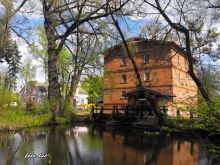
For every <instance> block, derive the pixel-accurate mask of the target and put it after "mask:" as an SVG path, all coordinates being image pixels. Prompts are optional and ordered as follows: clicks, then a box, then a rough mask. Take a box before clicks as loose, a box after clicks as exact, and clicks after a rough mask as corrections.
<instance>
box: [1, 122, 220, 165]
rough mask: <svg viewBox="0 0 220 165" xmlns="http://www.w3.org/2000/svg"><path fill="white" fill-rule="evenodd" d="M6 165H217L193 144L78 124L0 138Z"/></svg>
mask: <svg viewBox="0 0 220 165" xmlns="http://www.w3.org/2000/svg"><path fill="white" fill-rule="evenodd" d="M18 146H20V147H18ZM17 149H18V150H17ZM16 150H17V152H15V151H16ZM13 154H15V155H14V156H13ZM6 161H8V163H10V164H15V165H50V164H51V165H220V160H219V159H218V158H217V157H216V156H214V155H212V154H211V153H209V152H208V150H207V149H206V147H204V144H202V143H201V142H200V141H198V140H196V139H194V138H190V137H167V136H161V135H149V134H148V135H147V134H146V133H144V131H142V130H134V129H129V128H105V127H104V126H97V125H79V124H77V125H72V126H56V127H41V128H32V129H25V130H22V131H18V132H14V133H10V134H1V135H0V163H1V164H4V163H6Z"/></svg>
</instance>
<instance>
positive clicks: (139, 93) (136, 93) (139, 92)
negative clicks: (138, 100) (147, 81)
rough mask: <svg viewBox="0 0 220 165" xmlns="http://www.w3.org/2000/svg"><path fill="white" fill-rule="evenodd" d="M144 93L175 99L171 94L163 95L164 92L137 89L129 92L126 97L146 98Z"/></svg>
mask: <svg viewBox="0 0 220 165" xmlns="http://www.w3.org/2000/svg"><path fill="white" fill-rule="evenodd" d="M144 93H148V94H150V95H152V96H156V97H166V98H171V97H175V96H174V95H171V94H167V93H162V92H158V91H155V90H152V89H149V88H140V87H138V88H136V89H134V90H132V91H128V92H126V93H125V94H124V96H125V97H132V96H136V97H141V96H144Z"/></svg>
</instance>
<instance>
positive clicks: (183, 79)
mask: <svg viewBox="0 0 220 165" xmlns="http://www.w3.org/2000/svg"><path fill="white" fill-rule="evenodd" d="M127 42H128V45H129V49H130V51H131V53H132V56H133V58H134V60H135V61H136V64H137V67H138V70H139V73H140V76H141V79H142V82H143V84H144V86H145V87H146V88H147V89H150V90H153V91H155V92H160V93H162V94H167V95H172V96H174V97H172V98H167V99H165V98H164V99H162V100H160V105H161V106H162V105H164V104H166V106H167V107H168V114H170V115H174V114H176V110H177V109H178V108H180V107H183V106H186V104H187V103H188V104H192V103H195V102H196V100H197V97H196V96H197V87H196V84H195V83H194V81H193V80H192V79H191V77H190V76H189V74H188V73H187V70H188V62H187V58H186V55H185V53H184V51H183V50H182V48H181V47H180V46H178V45H177V44H176V43H174V42H170V41H166V42H164V41H158V40H147V39H140V38H131V39H129V40H128V41H127ZM104 55H105V57H104V71H105V72H104V74H105V75H104V78H105V80H104V100H103V101H104V105H114V104H117V105H127V104H129V103H128V100H127V99H126V98H124V97H123V96H124V94H125V93H126V92H129V91H132V90H134V89H136V86H137V79H136V74H135V72H134V69H133V65H132V63H131V61H130V59H129V58H128V57H127V55H126V51H125V50H124V48H123V46H122V44H118V45H115V46H113V47H112V48H110V49H108V50H106V51H105V52H104Z"/></svg>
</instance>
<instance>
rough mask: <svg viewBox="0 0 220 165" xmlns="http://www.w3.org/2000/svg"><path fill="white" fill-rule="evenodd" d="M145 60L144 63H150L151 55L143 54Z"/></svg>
mask: <svg viewBox="0 0 220 165" xmlns="http://www.w3.org/2000/svg"><path fill="white" fill-rule="evenodd" d="M143 60H144V63H149V55H147V54H144V55H143Z"/></svg>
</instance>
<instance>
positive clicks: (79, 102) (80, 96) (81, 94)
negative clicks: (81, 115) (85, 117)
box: [74, 87, 88, 108]
mask: <svg viewBox="0 0 220 165" xmlns="http://www.w3.org/2000/svg"><path fill="white" fill-rule="evenodd" d="M74 99H75V100H76V107H77V108H84V107H83V105H84V104H88V94H87V92H86V91H84V90H83V89H82V88H80V87H78V88H77V89H76V93H75V96H74Z"/></svg>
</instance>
